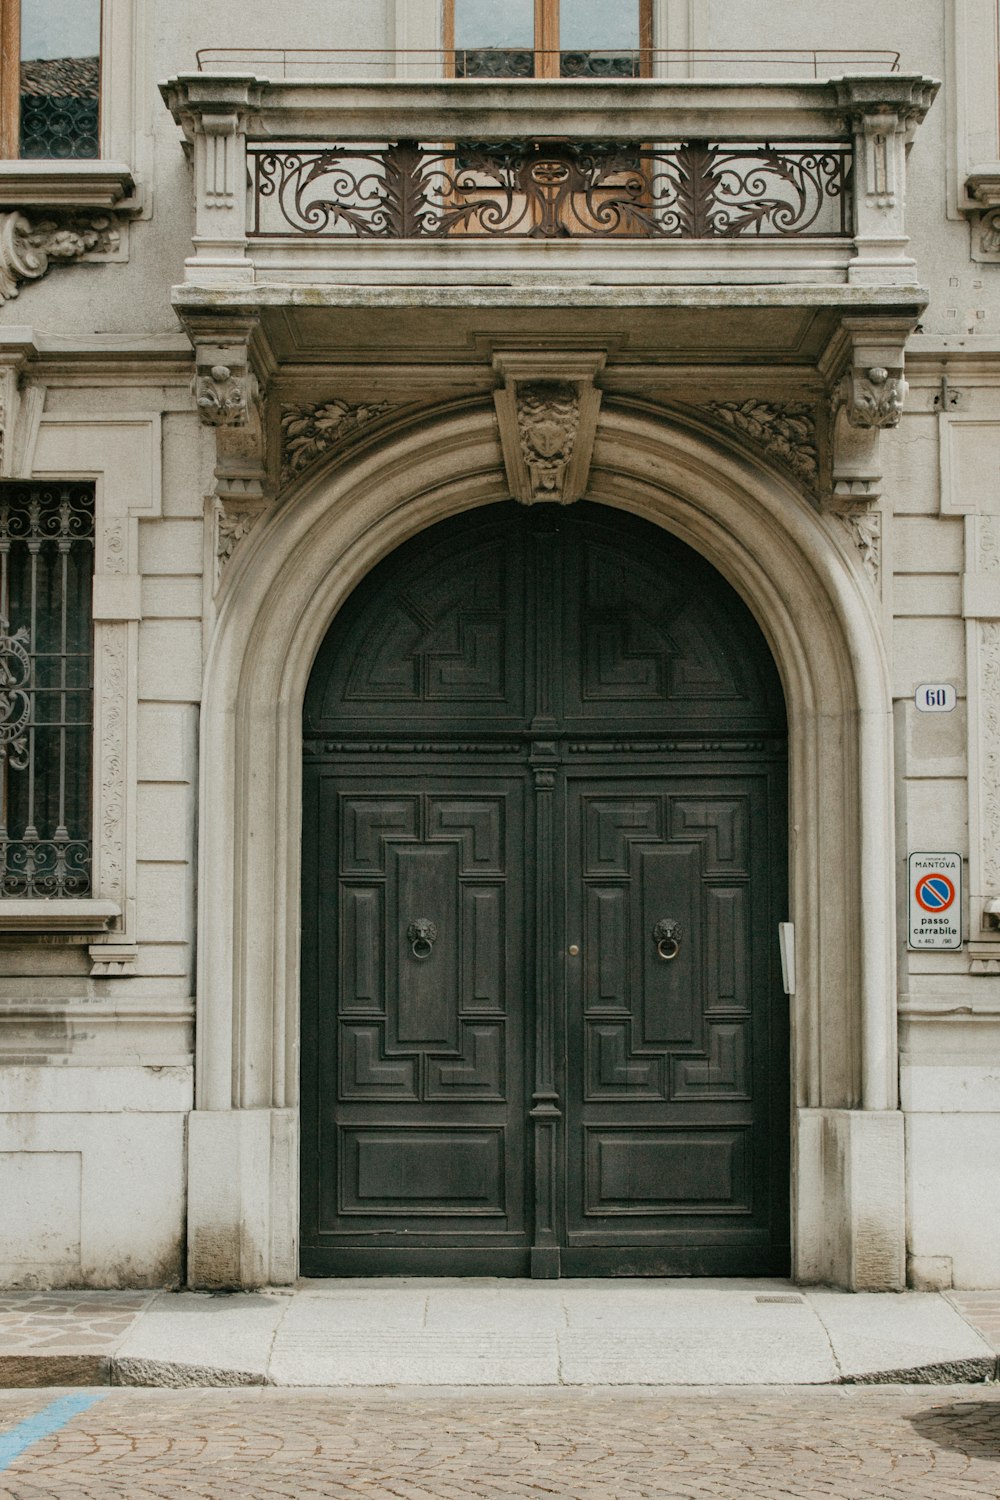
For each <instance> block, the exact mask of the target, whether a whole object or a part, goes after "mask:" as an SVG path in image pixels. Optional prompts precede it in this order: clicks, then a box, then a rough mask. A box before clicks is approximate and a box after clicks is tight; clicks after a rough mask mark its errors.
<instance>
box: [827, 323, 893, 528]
mask: <svg viewBox="0 0 1000 1500" xmlns="http://www.w3.org/2000/svg"><path fill="white" fill-rule="evenodd" d="M913 326H914V323H913V320H912V319H910V318H898V317H897V318H845V319H844V320H843V322H842V324H841V326H840V328H839V330H838V332H837V334H836V335H835V336H834V338H833V339H832V341H831V343H830V346H829V348H828V349H827V351H826V353H825V355H824V357H823V359H822V361H821V362H820V369H821V373H823V375H824V376H825V378H826V380H827V385H828V391H829V444H828V447H829V452H828V468H829V475H828V481H827V483H826V485H825V486H824V495H823V498H824V501H825V503H826V505H827V507H828V508H829V509H831V510H835V511H847V510H854V509H856V508H857V507H858V505H864V504H867V503H870V502H871V501H874V500H877V499H878V498H879V495H880V494H881V492H882V460H881V455H880V448H879V438H880V434H881V432H882V429H883V428H886V427H897V426H898V425H899V419H900V417H901V416H902V412H903V405H904V403H905V400H906V390H907V386H906V379H905V377H904V375H903V346H904V344H905V341H906V338H907V336H908V335H909V334H910V333H911V332H912V330H913Z"/></svg>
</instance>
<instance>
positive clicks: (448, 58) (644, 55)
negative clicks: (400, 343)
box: [0, 0, 653, 79]
mask: <svg viewBox="0 0 1000 1500" xmlns="http://www.w3.org/2000/svg"><path fill="white" fill-rule="evenodd" d="M0 3H3V0H0ZM637 3H638V6H639V55H640V56H639V76H640V77H643V78H647V77H649V76H650V75H651V73H652V71H653V69H652V46H653V0H637ZM560 4H561V0H535V35H534V53H535V69H534V75H533V76H534V78H536V79H538V78H559V77H560V76H561V74H560V47H559V6H560ZM444 47H445V71H446V73H447V74H448V76H449V77H454V76H455V0H444ZM574 50H583V49H574ZM613 50H615V49H613V48H608V51H613Z"/></svg>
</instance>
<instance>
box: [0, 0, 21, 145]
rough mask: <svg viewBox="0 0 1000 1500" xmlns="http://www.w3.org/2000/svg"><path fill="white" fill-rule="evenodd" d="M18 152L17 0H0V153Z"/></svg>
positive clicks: (18, 0)
mask: <svg viewBox="0 0 1000 1500" xmlns="http://www.w3.org/2000/svg"><path fill="white" fill-rule="evenodd" d="M20 154H21V0H0V157H4V158H10V157H14V158H16V157H18V156H20Z"/></svg>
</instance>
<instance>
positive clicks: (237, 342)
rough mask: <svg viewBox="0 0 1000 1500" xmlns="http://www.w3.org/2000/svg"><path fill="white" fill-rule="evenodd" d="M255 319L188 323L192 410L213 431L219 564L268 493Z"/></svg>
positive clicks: (261, 509)
mask: <svg viewBox="0 0 1000 1500" xmlns="http://www.w3.org/2000/svg"><path fill="white" fill-rule="evenodd" d="M256 326H257V323H256V319H255V318H253V317H246V316H234V315H232V314H229V315H225V316H220V317H218V318H216V319H202V318H199V319H197V320H194V321H192V322H190V323H189V324H188V328H187V331H188V334H189V335H190V337H191V340H192V342H193V344H194V349H195V373H194V379H193V381H192V383H191V390H192V394H193V396H194V399H195V405H196V406H197V408H198V415H199V416H200V418H201V421H202V423H203V424H204V426H206V427H208V428H211V429H212V431H213V432H214V433H215V457H216V462H215V500H216V557H217V559H218V563H219V566H220V568H221V566H222V564H224V563H225V562H227V561H228V560H229V558H230V557H231V556H232V553H233V551H234V549H235V547H236V544H237V543H238V542H239V541H241V540H242V538H243V537H244V536H246V535H248V533H249V532H250V531H251V529H252V528H253V526H254V525H255V524H256V522H257V520H258V519H259V517H260V516H261V514H262V513H263V512H264V510H265V509H266V506H267V502H268V499H269V498H270V492H269V485H268V473H267V443H266V423H265V421H264V409H263V408H264V402H263V395H262V392H261V387H260V383H259V381H258V378H257V373H256V370H255V369H254V363H253V356H252V354H251V343H252V340H253V337H254V334H255V330H256Z"/></svg>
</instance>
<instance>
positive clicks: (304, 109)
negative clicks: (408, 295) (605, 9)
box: [163, 72, 937, 302]
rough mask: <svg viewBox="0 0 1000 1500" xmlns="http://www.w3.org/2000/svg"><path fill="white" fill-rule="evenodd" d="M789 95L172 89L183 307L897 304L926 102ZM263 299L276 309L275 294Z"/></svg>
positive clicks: (639, 89)
mask: <svg viewBox="0 0 1000 1500" xmlns="http://www.w3.org/2000/svg"><path fill="white" fill-rule="evenodd" d="M936 89H937V85H936V84H934V83H933V82H932V81H930V80H928V79H925V78H920V77H911V76H906V75H901V74H894V73H888V74H883V75H870V74H869V75H863V74H861V75H857V76H853V77H842V78H835V79H829V80H815V81H814V80H801V81H793V82H753V81H742V80H741V81H738V82H733V81H696V80H684V81H669V82H668V81H659V80H656V79H650V78H641V79H631V78H630V79H621V80H616V81H614V82H610V83H608V82H601V81H599V80H593V79H580V80H577V79H558V80H551V81H549V80H545V81H538V80H524V81H518V82H514V83H510V82H504V81H497V80H479V79H461V80H458V79H453V80H442V79H436V80H433V79H429V80H425V81H419V82H418V81H410V80H398V79H384V80H378V81H369V82H361V83H351V82H329V81H326V82H323V81H317V82H313V81H295V80H286V79H281V80H270V81H269V80H264V79H260V78H257V77H253V76H249V75H234V74H232V73H222V72H220V73H216V74H205V73H195V74H187V75H183V76H181V77H178V78H176V79H174V80H172V81H171V82H170V83H168V84H166V85H164V88H163V92H164V96H165V98H166V100H167V103H168V104H169V106H170V108H171V110H172V112H173V114H174V118H175V119H176V120H177V122H178V124H179V125H180V126H181V127H182V129H183V131H184V136H185V142H186V147H187V150H188V151H189V152H190V154H191V156H192V159H193V163H194V190H195V233H194V245H193V254H192V256H191V257H190V259H189V260H188V262H187V265H186V281H187V283H188V284H189V285H190V286H191V287H195V286H199V287H203V288H209V287H215V288H219V289H222V288H233V289H235V288H238V287H243V288H246V287H250V286H253V287H254V288H256V290H257V296H258V299H262V300H263V301H264V302H273V301H274V300H275V299H276V298H277V299H279V300H289V301H295V300H297V298H298V297H299V296H300V295H301V294H302V292H303V291H304V289H306V288H308V289H309V294H310V296H316V295H319V296H322V295H323V288H325V287H329V288H333V287H337V288H340V289H346V288H355V289H358V290H360V289H362V288H376V287H379V288H392V287H404V286H414V285H417V286H421V287H423V288H427V287H429V286H438V287H442V288H443V287H451V288H455V289H456V290H458V289H460V288H466V289H469V288H481V289H482V290H483V291H484V292H486V291H488V292H492V293H496V292H501V293H502V292H504V291H506V292H507V293H513V294H514V295H515V296H516V294H517V293H518V292H522V293H523V292H526V291H530V290H536V291H537V290H539V289H550V290H555V289H563V290H564V291H565V292H568V293H570V294H571V293H572V292H573V290H574V289H580V288H582V287H588V288H593V287H594V286H606V287H609V288H611V287H631V288H634V289H635V288H642V287H645V288H649V289H658V290H662V289H664V288H670V287H677V288H680V287H699V286H700V287H705V286H713V287H746V288H760V287H762V286H775V285H786V286H787V285H796V284H798V285H810V286H813V287H817V286H825V287H829V288H833V287H860V286H864V287H869V288H875V287H881V288H904V287H913V286H915V285H916V284H917V275H916V267H915V264H914V261H913V258H912V257H911V256H910V254H909V246H908V240H907V236H906V229H905V200H906V154H907V147H908V145H909V143H910V141H911V140H912V137H913V132H914V130H915V128H916V127H917V125H918V124H919V122H920V121H921V120H922V119H923V116H924V114H925V113H926V111H927V109H928V107H929V105H930V103H931V101H932V99H933V97H934V94H935V92H936ZM279 288H280V289H281V290H280V291H279Z"/></svg>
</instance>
